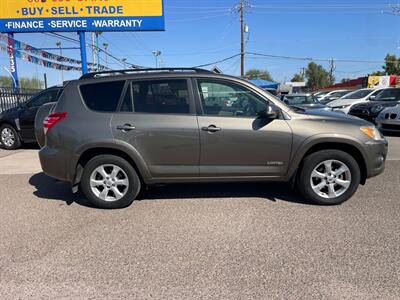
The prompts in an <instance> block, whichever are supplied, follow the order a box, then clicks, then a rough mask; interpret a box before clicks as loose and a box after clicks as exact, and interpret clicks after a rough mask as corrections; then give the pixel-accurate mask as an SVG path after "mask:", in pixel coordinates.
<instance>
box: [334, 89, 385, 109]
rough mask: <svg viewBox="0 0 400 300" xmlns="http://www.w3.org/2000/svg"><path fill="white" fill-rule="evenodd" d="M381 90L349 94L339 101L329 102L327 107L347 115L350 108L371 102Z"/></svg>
mask: <svg viewBox="0 0 400 300" xmlns="http://www.w3.org/2000/svg"><path fill="white" fill-rule="evenodd" d="M382 90H383V89H360V90H357V91H354V92H351V93H349V94H347V95H345V96H343V97H342V98H340V99H337V100H334V101H332V102H329V103H328V106H330V107H332V109H333V110H334V111H341V112H343V113H345V114H348V113H349V111H350V108H351V106H353V105H355V104H359V103H363V102H367V101H369V100H373V99H374V98H375V96H376V95H377V94H378V93H379V92H380V91H382Z"/></svg>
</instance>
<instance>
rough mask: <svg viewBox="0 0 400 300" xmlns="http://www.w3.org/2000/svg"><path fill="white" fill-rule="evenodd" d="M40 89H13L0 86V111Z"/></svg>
mask: <svg viewBox="0 0 400 300" xmlns="http://www.w3.org/2000/svg"><path fill="white" fill-rule="evenodd" d="M40 91H41V90H37V89H19V90H14V89H12V88H4V87H0V113H1V112H2V111H5V110H7V109H10V108H14V107H17V106H18V105H19V104H21V103H23V102H25V101H27V100H29V99H30V98H31V97H32V96H33V95H35V94H37V93H38V92H40Z"/></svg>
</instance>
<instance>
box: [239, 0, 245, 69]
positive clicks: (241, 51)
mask: <svg viewBox="0 0 400 300" xmlns="http://www.w3.org/2000/svg"><path fill="white" fill-rule="evenodd" d="M239 10H240V76H241V77H244V0H240V5H239Z"/></svg>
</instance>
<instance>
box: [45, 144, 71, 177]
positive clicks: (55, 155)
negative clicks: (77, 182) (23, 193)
mask: <svg viewBox="0 0 400 300" xmlns="http://www.w3.org/2000/svg"><path fill="white" fill-rule="evenodd" d="M39 159H40V164H41V166H42V170H43V172H44V173H45V174H47V175H48V176H50V177H53V178H56V179H59V180H62V181H68V182H73V177H74V172H73V168H72V166H75V164H74V161H75V160H74V159H73V157H72V155H71V153H70V152H69V151H66V150H64V149H54V148H50V147H48V146H45V147H43V148H42V149H40V151H39Z"/></svg>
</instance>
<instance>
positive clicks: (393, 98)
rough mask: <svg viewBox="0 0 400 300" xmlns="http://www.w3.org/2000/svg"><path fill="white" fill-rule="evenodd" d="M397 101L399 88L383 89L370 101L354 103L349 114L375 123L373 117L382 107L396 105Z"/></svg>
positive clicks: (399, 97) (398, 100)
mask: <svg viewBox="0 0 400 300" xmlns="http://www.w3.org/2000/svg"><path fill="white" fill-rule="evenodd" d="M370 99H371V98H370ZM399 102H400V88H390V89H384V90H382V91H381V92H380V93H378V94H377V95H376V96H375V97H373V98H372V99H371V100H370V101H368V102H365V103H360V104H356V105H354V106H353V107H352V108H351V109H350V111H349V114H350V115H353V116H356V117H359V118H361V119H364V120H367V121H369V122H371V123H375V119H376V118H377V117H378V115H379V113H380V112H381V111H382V110H383V109H385V108H386V107H390V106H396V105H397V104H399Z"/></svg>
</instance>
